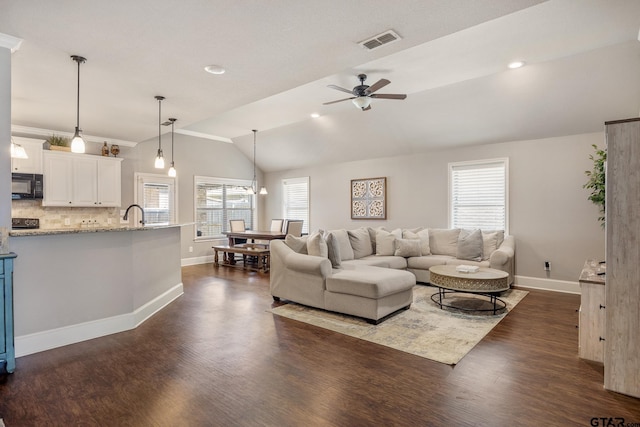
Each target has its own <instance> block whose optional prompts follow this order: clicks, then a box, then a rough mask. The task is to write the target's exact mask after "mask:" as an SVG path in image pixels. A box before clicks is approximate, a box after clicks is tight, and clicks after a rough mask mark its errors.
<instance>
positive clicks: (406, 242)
mask: <svg viewBox="0 0 640 427" xmlns="http://www.w3.org/2000/svg"><path fill="white" fill-rule="evenodd" d="M394 255H395V256H401V257H405V258H408V257H411V256H422V252H421V251H420V239H396V250H395V253H394Z"/></svg>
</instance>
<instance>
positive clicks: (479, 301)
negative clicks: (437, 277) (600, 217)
mask: <svg viewBox="0 0 640 427" xmlns="http://www.w3.org/2000/svg"><path fill="white" fill-rule="evenodd" d="M437 292H438V290H437V288H434V287H432V286H424V285H416V286H415V287H414V289H413V304H412V305H411V308H410V309H409V310H405V311H402V312H400V313H398V314H397V315H395V316H393V317H391V318H389V319H387V320H385V321H384V322H382V323H381V324H379V325H371V324H369V323H367V322H366V321H365V320H363V319H360V318H356V317H352V316H346V315H342V314H338V313H332V312H328V311H324V310H319V309H315V308H311V307H306V306H303V305H299V304H295V303H287V304H285V305H282V306H280V307H275V308H273V309H271V310H270V311H271V312H272V313H274V314H277V315H278V316H283V317H287V318H290V319H294V320H298V321H300V322H304V323H308V324H311V325H314V326H318V327H321V328H325V329H329V330H332V331H334V332H339V333H341V334H345V335H349V336H352V337H355V338H360V339H363V340H366V341H370V342H373V343H376V344H380V345H384V346H387V347H391V348H395V349H397V350H400V351H404V352H406V353H411V354H415V355H417V356H421V357H424V358H427V359H431V360H435V361H436V362H440V363H446V364H448V365H455V364H457V363H458V362H459V361H460V360H461V359H462V358H463V357H464V356H465V355H466V354H467V353H468V352H469V351H470V350H471V349H472V348H473V347H474V346H475V345H476V344H478V343H479V342H480V340H482V338H484V336H485V335H487V334H488V333H489V331H491V329H493V327H494V326H496V325H497V324H498V323H499V322H500V320H502V319H503V318H504V317H505V316H506V315H507V314H508V313H509V312H510V311H511V310H513V308H514V307H515V306H516V304H518V303H519V302H520V301H521V300H522V299H523V298H524V297H525V296H526V295H527V293H528V292H527V291H521V290H516V289H510V290H509V291H507V292H505V293H504V294H503V295H502V296H500V298H501V299H502V300H503V301H504V302H505V303H506V304H507V308H506V310H502V311H501V312H499V313H498V314H496V315H494V314H493V312H491V311H489V312H474V311H467V312H461V311H458V310H454V309H444V310H443V309H441V308H440V307H439V306H438V305H436V304H435V303H434V302H433V301H432V300H431V295H432V294H434V293H435V294H437ZM446 301H447V302H448V303H450V304H451V303H453V304H454V305H457V306H465V307H467V308H475V309H484V308H487V307H488V306H490V303H489V301H488V300H487V299H486V298H484V299H483V298H482V297H477V296H474V295H469V294H454V295H447V298H446Z"/></svg>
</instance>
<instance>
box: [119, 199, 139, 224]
mask: <svg viewBox="0 0 640 427" xmlns="http://www.w3.org/2000/svg"><path fill="white" fill-rule="evenodd" d="M134 206H135V207H136V208H138V209H140V212H142V220H141V221H140V224H142V226H143V227H144V209H142V207H141V206H140V205H136V204H133V205H129V207H128V208H127V210H126V211H124V216H123V217H122V219H124V220H125V221H126V220H127V219H128V218H129V209H131V208H132V207H134Z"/></svg>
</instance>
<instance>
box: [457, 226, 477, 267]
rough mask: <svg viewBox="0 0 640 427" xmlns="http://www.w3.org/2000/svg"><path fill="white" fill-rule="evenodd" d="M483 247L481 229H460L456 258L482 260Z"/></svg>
mask: <svg viewBox="0 0 640 427" xmlns="http://www.w3.org/2000/svg"><path fill="white" fill-rule="evenodd" d="M482 249H483V243H482V232H481V231H480V230H479V229H477V230H461V231H460V235H459V236H458V254H457V255H456V258H458V259H464V260H469V261H482Z"/></svg>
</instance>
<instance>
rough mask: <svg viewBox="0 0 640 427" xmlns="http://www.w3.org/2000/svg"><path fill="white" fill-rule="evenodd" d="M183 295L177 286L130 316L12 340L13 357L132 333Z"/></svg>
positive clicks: (71, 326) (116, 317)
mask: <svg viewBox="0 0 640 427" xmlns="http://www.w3.org/2000/svg"><path fill="white" fill-rule="evenodd" d="M182 294H183V287H182V283H179V284H177V285H175V286H174V287H172V288H171V289H169V290H168V291H166V292H165V293H163V294H162V295H159V296H158V297H156V298H154V299H153V300H151V301H149V302H148V303H146V304H144V305H143V306H141V307H139V308H138V309H136V310H135V311H133V312H132V313H126V314H121V315H118V316H113V317H108V318H106V319H99V320H93V321H90V322H85V323H79V324H77V325H70V326H64V327H62V328H57V329H51V330H48V331H42V332H36V333H34V334H28V335H22V336H19V337H15V349H16V357H20V356H26V355H28V354H33V353H38V352H40V351H45V350H51V349H52V348H56V347H62V346H65V345H69V344H75V343H78V342H81V341H86V340H90V339H94V338H99V337H103V336H106V335H111V334H115V333H118V332H124V331H128V330H130V329H135V328H137V327H138V326H140V325H141V324H142V323H143V322H144V321H145V320H147V319H148V318H150V317H151V316H153V315H154V314H155V313H157V312H158V311H160V310H162V309H163V308H164V307H166V306H167V305H168V304H169V303H171V302H172V301H173V300H175V299H176V298H178V297H179V296H180V295H182Z"/></svg>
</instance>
